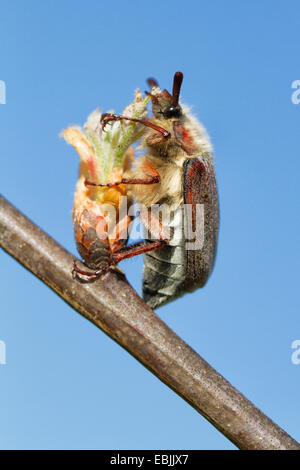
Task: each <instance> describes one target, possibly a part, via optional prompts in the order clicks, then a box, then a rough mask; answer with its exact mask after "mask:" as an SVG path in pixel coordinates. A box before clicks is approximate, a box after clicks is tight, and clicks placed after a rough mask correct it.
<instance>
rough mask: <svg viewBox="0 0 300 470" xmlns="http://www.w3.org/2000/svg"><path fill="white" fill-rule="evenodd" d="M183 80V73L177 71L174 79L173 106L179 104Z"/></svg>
mask: <svg viewBox="0 0 300 470" xmlns="http://www.w3.org/2000/svg"><path fill="white" fill-rule="evenodd" d="M182 80H183V73H182V72H176V73H175V75H174V81H173V93H172V105H173V106H178V101H179V95H180V88H181V84H182Z"/></svg>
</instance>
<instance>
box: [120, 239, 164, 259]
mask: <svg viewBox="0 0 300 470" xmlns="http://www.w3.org/2000/svg"><path fill="white" fill-rule="evenodd" d="M166 243H168V241H167V240H157V241H153V242H150V243H146V242H140V243H136V244H134V245H131V246H128V247H126V248H124V249H123V250H122V251H119V252H118V253H114V254H113V255H112V259H113V261H114V263H119V262H120V261H123V260H124V259H127V258H132V257H133V256H137V255H143V254H144V253H148V251H152V250H156V248H160V247H161V246H163V245H165V244H166Z"/></svg>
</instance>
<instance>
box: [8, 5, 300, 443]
mask: <svg viewBox="0 0 300 470" xmlns="http://www.w3.org/2000/svg"><path fill="white" fill-rule="evenodd" d="M299 40H300V5H299V2H297V1H293V0H290V1H289V2H286V1H283V0H279V1H277V2H273V1H271V0H269V1H267V0H262V1H261V0H259V1H258V0H256V1H252V2H240V1H231V0H229V1H226V2H224V1H218V0H212V1H196V0H195V1H187V2H182V1H178V0H175V1H169V0H167V1H162V2H160V3H159V4H158V3H151V2H150V3H149V2H145V1H136V0H133V1H130V2H123V1H120V0H116V1H114V2H109V1H91V0H88V1H86V2H83V1H78V0H72V1H71V0H64V1H63V2H61V1H58V0H54V1H51V2H40V1H32V0H28V1H26V2H25V1H16V0H15V1H13V2H2V5H1V15H0V57H1V67H0V80H4V81H5V83H6V87H7V96H6V104H5V105H2V104H1V105H0V149H1V173H0V178H1V193H2V194H3V195H4V196H5V197H6V198H8V199H9V200H10V201H11V202H12V203H13V204H15V205H16V206H17V207H18V208H19V209H21V210H22V211H23V212H24V213H25V214H26V215H27V216H28V217H30V218H31V219H32V220H33V221H34V222H35V223H37V224H38V225H39V226H40V227H42V228H43V229H44V230H46V231H47V232H48V233H50V234H51V235H52V236H53V237H54V238H55V239H56V240H57V241H58V242H59V243H61V244H62V245H63V246H64V247H66V248H67V249H68V250H70V251H71V252H73V253H76V248H75V244H74V241H73V228H72V222H71V208H72V200H73V192H74V186H75V182H76V178H77V171H78V161H79V158H78V156H77V154H76V152H75V150H74V149H73V148H71V147H70V146H67V145H66V144H65V142H64V141H63V140H62V139H59V137H58V134H59V132H60V131H61V129H63V128H64V127H66V126H67V125H69V124H72V123H77V124H83V123H84V122H85V119H86V117H87V115H88V114H89V113H90V112H91V111H92V110H93V109H95V108H96V107H97V106H98V105H101V106H102V108H103V110H104V111H106V110H109V109H111V108H114V109H115V110H116V111H117V112H121V111H122V109H123V107H124V106H125V105H126V104H127V103H128V102H129V101H130V100H131V98H132V96H133V90H134V89H135V88H137V87H141V89H142V90H144V89H145V87H146V84H145V79H146V78H147V77H148V76H154V77H157V79H158V80H159V83H160V84H161V85H162V86H163V87H166V88H170V86H171V82H172V76H173V74H174V72H175V71H176V70H182V71H183V72H184V74H185V78H184V83H183V87H182V97H183V100H184V101H185V102H186V103H188V104H191V105H193V110H194V112H195V113H196V114H197V116H198V117H199V119H200V120H201V121H202V122H203V123H204V125H205V126H206V128H207V129H208V132H209V134H210V136H211V138H212V141H213V144H214V147H215V157H216V171H217V178H218V185H219V193H220V205H221V230H220V241H219V249H218V257H217V263H216V267H215V270H214V272H213V275H212V277H211V279H210V281H209V283H208V284H207V286H206V287H205V288H204V289H203V290H199V291H197V292H195V293H193V294H192V295H188V296H185V297H183V298H182V299H180V300H178V301H176V302H173V303H171V304H169V305H168V306H165V307H163V308H161V309H160V310H159V311H158V314H159V315H160V316H161V317H162V318H163V320H164V321H165V322H166V323H167V324H168V325H169V326H171V328H173V329H174V330H175V331H176V333H178V334H179V335H180V336H182V337H183V338H184V340H185V341H186V342H188V343H189V344H190V345H191V346H192V347H193V348H194V349H196V350H197V351H198V352H199V353H200V354H201V355H202V356H203V357H204V358H205V359H206V360H207V361H208V362H210V363H211V364H212V365H213V366H214V367H215V368H216V369H217V370H218V371H219V372H221V373H222V374H223V375H224V376H225V377H226V378H227V379H228V380H229V381H231V382H232V383H233V384H234V385H235V386H236V387H237V388H238V389H239V390H240V391H242V392H243V393H244V394H245V395H246V396H247V397H248V398H249V399H250V400H252V401H253V402H254V403H255V404H256V405H257V406H259V407H260V408H261V409H262V410H263V411H264V412H265V413H266V414H268V415H269V416H270V417H271V418H272V419H273V420H275V421H276V422H277V423H278V424H279V425H281V426H282V427H283V428H284V429H285V430H286V431H288V432H289V433H290V434H292V435H293V436H294V437H295V438H296V439H298V440H299V439H300V426H299V418H300V395H299V384H300V365H298V366H297V365H293V364H292V362H291V354H292V349H291V344H292V342H293V341H294V340H296V339H300V320H299V312H300V309H299V307H300V305H299V261H300V260H299V230H300V224H299V186H300V185H299V170H300V152H299V142H300V141H299V122H300V104H299V105H295V104H292V102H291V95H292V91H293V90H292V88H291V84H292V82H293V81H294V80H297V79H300V70H299ZM0 263H1V287H0V291H1V308H0V340H2V341H5V344H6V351H7V363H6V365H0V415H1V420H0V448H5V449H8V448H9V449H11V448H25V449H28V448H72V449H73V448H84V449H86V448H97V449H102V448H108V449H114V448H119V449H126V448H131V449H135V448H137V449H143V448H150V449H151V448H152V449H163V448H169V449H176V448H179V449H231V448H234V446H233V445H232V444H231V443H230V442H228V441H227V439H225V438H224V437H223V436H222V435H221V434H220V433H219V432H218V431H216V430H215V429H214V428H213V427H212V426H211V425H210V424H209V423H208V422H207V421H205V419H204V418H202V417H201V416H200V415H198V414H197V413H196V411H194V410H193V409H192V408H191V407H190V406H189V405H188V404H187V403H185V402H184V401H183V400H182V399H181V398H179V397H178V396H177V395H175V394H174V393H173V392H172V391H171V390H169V389H168V388H167V387H166V386H165V385H163V384H162V383H161V382H160V381H159V380H158V379H157V378H155V377H154V376H152V374H151V373H150V372H148V371H147V370H145V369H144V367H142V366H141V365H140V364H139V363H138V362H137V361H136V360H135V359H133V358H132V357H131V356H130V355H129V354H128V353H127V352H126V351H124V350H122V349H121V348H120V347H119V346H118V345H117V344H116V343H114V342H113V341H112V340H111V339H110V338H108V337H107V336H106V335H105V334H104V333H102V332H101V331H99V330H98V329H97V328H95V327H94V326H93V325H92V324H90V323H89V322H88V321H87V320H85V319H83V318H82V317H81V316H79V315H78V314H76V313H75V312H74V311H72V309H71V308H70V307H69V306H68V305H66V304H65V303H64V302H63V301H62V300H61V299H60V298H58V297H57V296H56V295H55V294H54V293H53V292H52V291H50V290H49V289H48V288H47V287H46V286H45V285H43V284H42V283H41V282H40V281H39V280H37V279H36V278H35V277H34V276H32V275H31V274H30V273H28V272H27V271H26V270H25V269H24V268H22V267H21V266H20V265H18V264H17V263H16V262H15V261H14V260H13V259H12V258H11V257H9V256H8V255H7V254H5V253H3V252H1V253H0ZM121 267H122V268H123V269H124V270H125V272H126V274H127V276H128V278H129V280H130V281H131V282H132V284H133V286H134V287H135V288H136V289H137V290H138V291H139V292H140V288H141V272H142V258H141V257H140V258H135V259H132V260H128V261H125V262H123V263H122V264H121Z"/></svg>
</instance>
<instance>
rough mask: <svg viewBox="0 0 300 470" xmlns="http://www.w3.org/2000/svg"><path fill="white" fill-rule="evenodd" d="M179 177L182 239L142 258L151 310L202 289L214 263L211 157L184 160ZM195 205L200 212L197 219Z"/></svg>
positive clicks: (215, 213)
mask: <svg viewBox="0 0 300 470" xmlns="http://www.w3.org/2000/svg"><path fill="white" fill-rule="evenodd" d="M182 178H183V179H182V188H183V198H184V204H185V212H184V217H185V220H184V219H183V207H182V208H181V220H178V221H177V222H178V223H181V226H182V236H181V238H180V237H179V239H178V238H177V240H175V241H172V240H171V241H170V243H169V244H168V245H165V246H163V247H162V248H159V249H157V250H154V251H152V252H149V253H147V254H146V255H145V264H144V279H143V298H144V300H145V301H146V302H147V304H148V305H149V306H150V307H151V308H157V307H160V306H161V305H164V304H166V303H167V302H169V301H171V300H174V299H175V298H177V297H180V296H181V295H183V294H185V293H187V292H192V291H194V290H195V289H198V288H200V287H203V286H204V285H205V284H206V282H207V280H208V278H209V276H210V274H211V272H212V269H213V266H214V263H215V257H216V250H217V239H218V228H219V206H218V193H217V186H216V179H215V172H214V167H213V163H212V159H211V157H210V156H209V155H203V156H200V157H199V158H198V157H195V158H189V159H187V160H186V161H185V162H184V165H183V176H182ZM188 206H189V208H190V211H189V212H187V211H186V210H187V207H188ZM197 206H198V207H199V208H200V214H201V209H202V211H203V212H202V217H199V218H198V217H197V210H198V209H197ZM187 214H188V215H187ZM183 220H184V223H183ZM175 225H176V224H175Z"/></svg>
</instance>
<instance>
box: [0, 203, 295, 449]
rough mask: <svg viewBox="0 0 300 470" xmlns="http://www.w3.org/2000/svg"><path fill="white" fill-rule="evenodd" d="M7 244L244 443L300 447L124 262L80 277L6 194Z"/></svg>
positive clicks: (1, 223)
mask: <svg viewBox="0 0 300 470" xmlns="http://www.w3.org/2000/svg"><path fill="white" fill-rule="evenodd" d="M0 246H1V247H2V248H3V249H4V250H5V251H7V252H8V253H9V254H10V255H11V256H13V257H14V258H15V259H16V260H17V261H19V263H21V264H22V265H23V266H25V267H26V268H27V269H29V270H30V271H31V272H32V273H33V274H34V275H36V276H37V277H38V278H40V279H41V280H42V281H43V282H44V283H46V284H47V285H48V286H49V287H50V288H51V289H53V290H54V291H55V292H56V293H57V294H58V295H59V296H60V297H62V298H63V299H64V300H65V301H66V302H67V303H68V304H70V305H71V306H72V307H73V308H74V309H75V310H77V312H78V313H80V314H81V315H83V316H85V317H86V318H87V319H88V320H90V321H91V322H93V323H94V324H95V325H96V326H97V327H98V328H101V329H102V330H103V331H104V332H105V333H106V334H108V335H109V336H110V337H111V338H113V339H114V340H115V341H117V342H118V343H119V344H120V345H121V346H122V347H123V348H125V349H126V350H127V351H128V352H129V353H130V354H132V355H133V356H134V357H135V358H136V359H137V360H138V361H140V362H141V363H142V364H143V365H144V366H145V367H147V368H148V369H149V370H150V371H151V372H152V373H153V374H155V375H156V376H157V377H158V378H159V379H160V380H161V381H162V382H164V383H165V384H166V385H168V386H169V387H170V388H171V389H172V390H174V391H175V392H176V393H178V394H179V395H180V396H181V397H182V398H183V399H185V400H186V401H187V402H188V403H189V404H190V405H191V406H193V407H194V408H195V409H196V410H197V411H198V412H199V413H200V414H201V415H203V416H204V417H205V418H206V419H207V420H208V421H210V422H211V424H213V425H214V426H215V427H216V428H217V429H218V430H219V431H220V432H221V433H222V434H224V436H226V437H227V438H228V439H230V440H231V441H232V442H233V443H234V444H235V445H236V446H237V447H238V448H239V449H269V450H279V449H281V450H290V449H295V450H296V449H297V450H300V444H298V443H297V442H296V441H295V440H294V439H293V438H292V437H290V436H289V435H288V434H287V433H286V432H285V431H283V430H282V429H281V428H280V427H278V426H277V425H276V424H275V423H274V422H273V421H271V420H270V419H269V418H268V417H267V416H266V415H264V414H263V413H262V412H261V411H260V410H259V409H258V408H256V407H255V406H254V405H253V404H252V403H251V402H250V401H248V400H247V399H246V398H245V397H244V396H243V395H242V394H241V393H240V392H238V391H237V390H236V389H235V388H234V387H233V386H232V385H231V384H230V383H229V382H228V381H227V380H225V379H224V378H223V377H222V376H221V375H220V374H218V373H217V372H216V371H215V370H214V369H213V368H212V367H211V366H210V365H209V364H208V363H207V362H206V361H205V360H204V359H202V358H201V357H200V356H199V355H198V354H197V353H196V352H195V351H194V350H193V349H192V348H191V347H190V346H188V345H187V344H186V343H185V342H184V341H183V340H182V339H181V338H179V337H178V336H177V335H176V334H175V333H174V332H173V331H172V330H171V329H170V328H169V327H168V326H167V325H166V324H165V323H164V322H163V321H162V320H161V319H160V318H159V317H158V316H157V315H155V313H154V312H152V310H151V309H150V308H149V307H148V306H147V305H146V304H145V303H144V302H143V301H142V299H140V298H139V296H138V295H137V293H136V292H135V291H134V290H133V289H132V287H131V286H130V285H129V284H128V282H127V281H126V278H125V277H124V275H123V274H122V273H121V272H120V271H119V270H118V269H116V270H114V271H112V272H109V273H107V274H106V275H105V276H104V277H103V279H102V280H97V281H96V282H94V283H93V284H81V283H79V282H77V281H75V280H73V279H72V276H71V270H72V264H73V259H74V257H73V256H72V255H71V254H70V253H68V252H67V251H66V250H64V249H63V248H62V247H61V246H60V245H59V244H58V243H56V242H55V241H54V240H53V239H52V238H51V237H50V236H48V235H47V234H46V233H44V232H43V231H42V230H41V229H40V228H38V227H37V226H36V225H34V224H33V223H32V222H31V221H30V220H29V219H27V218H26V217H25V216H24V215H23V214H21V213H20V212H19V211H18V210H17V209H16V208H14V207H13V206H12V205H11V204H10V203H9V202H7V201H6V200H5V199H4V198H3V197H1V196H0Z"/></svg>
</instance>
